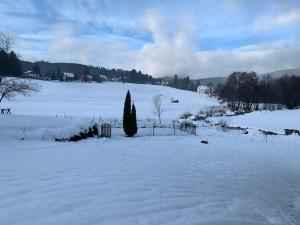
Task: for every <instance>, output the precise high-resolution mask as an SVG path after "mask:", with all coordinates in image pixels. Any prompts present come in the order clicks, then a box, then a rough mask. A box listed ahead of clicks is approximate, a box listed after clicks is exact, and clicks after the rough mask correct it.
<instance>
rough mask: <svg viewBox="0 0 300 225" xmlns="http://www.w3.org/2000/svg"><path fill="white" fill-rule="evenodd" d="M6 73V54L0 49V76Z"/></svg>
mask: <svg viewBox="0 0 300 225" xmlns="http://www.w3.org/2000/svg"><path fill="white" fill-rule="evenodd" d="M5 75H8V55H7V53H6V52H5V51H4V50H3V49H0V76H5Z"/></svg>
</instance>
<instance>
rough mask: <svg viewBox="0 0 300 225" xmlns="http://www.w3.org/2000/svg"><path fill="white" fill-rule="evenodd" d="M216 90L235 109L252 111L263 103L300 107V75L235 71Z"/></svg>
mask: <svg viewBox="0 0 300 225" xmlns="http://www.w3.org/2000/svg"><path fill="white" fill-rule="evenodd" d="M215 93H216V95H218V96H219V97H220V98H221V99H223V100H225V101H227V102H228V106H229V107H230V108H231V109H232V110H240V109H243V110H246V111H251V110H258V109H259V108H260V106H262V107H263V108H269V109H274V108H275V107H277V106H278V105H284V106H286V107H287V108H288V109H293V108H297V107H299V106H300V77H299V76H295V75H291V76H288V75H285V76H283V77H281V78H278V79H273V78H272V77H271V76H270V75H266V76H263V77H261V78H260V77H258V76H257V74H256V73H255V72H250V73H248V72H234V73H232V74H231V75H230V76H229V77H228V79H227V81H226V83H225V85H219V86H218V87H217V88H216V92H215Z"/></svg>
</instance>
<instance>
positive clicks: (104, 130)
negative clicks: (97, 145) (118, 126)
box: [101, 123, 111, 138]
mask: <svg viewBox="0 0 300 225" xmlns="http://www.w3.org/2000/svg"><path fill="white" fill-rule="evenodd" d="M101 137H105V138H111V125H110V124H109V123H103V124H102V125H101Z"/></svg>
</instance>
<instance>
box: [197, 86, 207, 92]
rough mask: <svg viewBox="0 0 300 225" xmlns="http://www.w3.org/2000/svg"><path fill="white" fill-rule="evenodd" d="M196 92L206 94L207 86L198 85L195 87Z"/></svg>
mask: <svg viewBox="0 0 300 225" xmlns="http://www.w3.org/2000/svg"><path fill="white" fill-rule="evenodd" d="M197 93H199V94H207V93H208V87H207V86H204V85H199V86H198V87H197Z"/></svg>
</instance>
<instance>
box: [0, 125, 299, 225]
mask: <svg viewBox="0 0 300 225" xmlns="http://www.w3.org/2000/svg"><path fill="white" fill-rule="evenodd" d="M201 138H205V139H207V140H208V141H209V144H208V145H204V144H200V140H201ZM299 144H300V140H299V138H298V137H295V136H290V137H284V136H281V137H271V138H270V139H269V140H268V142H265V141H264V139H263V137H262V136H261V135H258V134H253V135H241V134H237V133H223V132H221V131H218V130H215V129H211V130H210V129H206V130H203V131H202V133H200V136H197V137H194V136H185V137H180V138H178V137H174V136H170V137H137V138H125V137H117V138H112V139H90V140H85V141H81V142H78V143H56V142H37V141H13V142H12V141H1V151H0V159H1V163H0V174H1V176H0V199H1V200H0V224H5V225H9V224H18V225H34V224H37V225H44V224H47V225H48V224H49V225H52V224H56V225H64V224H72V225H82V224H89V225H99V224H105V225H110V224H111V225H115V224H118V225H128V224H147V225H150V224H153V225H157V224H170V225H174V224H178V225H182V224H214V225H220V224H221V225H223V224H226V225H242V224H247V225H249V224H256V225H257V224H260V225H267V224H276V225H291V224H293V225H297V224H299V223H300V189H299V185H300V179H299V174H300V164H299V161H300V151H299V148H298V146H299Z"/></svg>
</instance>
